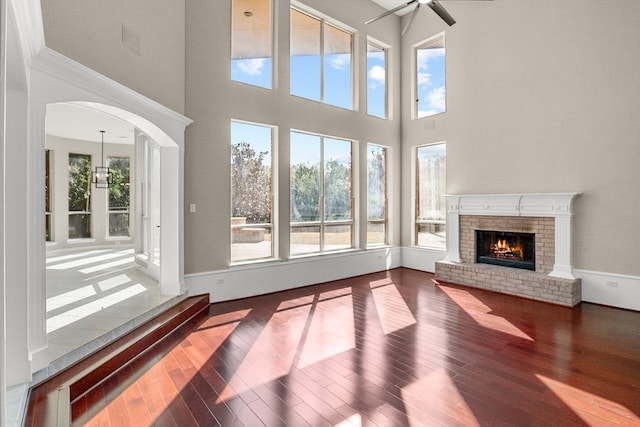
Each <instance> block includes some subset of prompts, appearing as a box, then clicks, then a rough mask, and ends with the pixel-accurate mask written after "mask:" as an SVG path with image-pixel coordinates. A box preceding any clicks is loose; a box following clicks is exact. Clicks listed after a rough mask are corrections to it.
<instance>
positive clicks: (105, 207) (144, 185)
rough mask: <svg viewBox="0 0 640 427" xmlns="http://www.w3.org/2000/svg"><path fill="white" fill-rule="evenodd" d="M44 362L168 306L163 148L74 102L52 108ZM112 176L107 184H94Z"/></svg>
mask: <svg viewBox="0 0 640 427" xmlns="http://www.w3.org/2000/svg"><path fill="white" fill-rule="evenodd" d="M45 128H46V140H45V150H46V154H45V176H46V180H45V182H46V185H45V211H46V213H45V230H46V233H45V236H46V237H45V238H46V246H47V252H46V253H47V256H46V283H47V289H46V291H47V304H46V309H47V338H48V347H49V352H48V357H49V360H50V361H54V360H56V359H58V358H60V357H62V356H64V355H67V354H68V353H69V352H75V351H76V350H77V349H78V348H80V347H83V346H85V345H87V344H88V343H90V342H92V341H94V340H97V339H99V338H101V337H102V336H103V335H104V334H106V333H109V332H110V331H112V330H115V329H120V328H122V327H123V326H125V325H126V324H127V322H131V321H132V320H133V319H135V318H138V317H139V316H141V315H143V314H145V313H146V312H148V311H150V310H153V309H155V308H156V307H157V306H158V305H160V304H164V303H167V301H169V300H170V299H171V297H172V296H173V295H164V294H163V293H162V292H161V289H160V286H159V282H160V280H161V278H162V276H161V268H160V266H161V255H160V254H161V253H162V240H161V236H160V224H161V203H160V200H161V199H160V197H161V192H160V188H161V173H160V168H161V165H160V161H161V149H162V147H160V146H159V145H158V144H157V143H156V142H155V141H153V140H152V139H151V138H149V137H148V136H147V135H146V134H145V133H144V132H142V131H140V130H139V129H137V128H135V127H134V126H133V125H132V124H130V123H129V122H127V121H125V120H122V119H120V118H118V117H115V116H112V115H111V114H107V113H104V112H102V111H99V110H97V109H95V108H94V107H89V106H85V105H82V104H77V103H58V104H49V105H47V116H46V126H45ZM96 167H108V168H109V171H110V177H111V178H110V180H109V183H108V184H106V185H102V183H100V182H98V183H93V182H92V177H93V175H92V171H94V169H95V168H96Z"/></svg>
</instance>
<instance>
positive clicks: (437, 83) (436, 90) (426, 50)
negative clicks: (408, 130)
mask: <svg viewBox="0 0 640 427" xmlns="http://www.w3.org/2000/svg"><path fill="white" fill-rule="evenodd" d="M416 64H417V70H416V77H417V82H416V92H417V97H416V98H417V108H416V116H417V117H418V118H420V117H427V116H432V115H434V114H438V113H442V112H444V111H445V110H446V85H445V47H444V36H443V37H440V38H438V39H437V40H434V41H432V42H429V44H427V45H425V46H422V47H419V48H418V49H416Z"/></svg>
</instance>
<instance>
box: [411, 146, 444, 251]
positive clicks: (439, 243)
mask: <svg viewBox="0 0 640 427" xmlns="http://www.w3.org/2000/svg"><path fill="white" fill-rule="evenodd" d="M417 169H418V182H417V183H416V188H417V191H418V194H417V206H416V210H417V212H416V216H417V217H416V220H417V221H418V222H422V224H417V230H416V232H417V239H416V241H417V242H418V244H419V245H427V246H433V245H434V244H435V245H436V247H441V248H443V249H444V247H445V246H444V237H443V236H444V228H445V227H444V224H445V220H446V215H447V211H446V202H445V200H444V197H442V196H443V195H444V194H445V190H446V146H445V144H435V145H427V146H424V147H418V165H417ZM426 222H428V223H427V224H425V223H426ZM425 233H426V234H433V236H431V237H429V238H426V237H425V236H423V234H425ZM421 242H424V243H421Z"/></svg>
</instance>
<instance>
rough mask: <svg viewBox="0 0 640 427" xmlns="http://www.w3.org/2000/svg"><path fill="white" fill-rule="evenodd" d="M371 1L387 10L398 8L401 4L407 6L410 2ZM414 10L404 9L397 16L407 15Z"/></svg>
mask: <svg viewBox="0 0 640 427" xmlns="http://www.w3.org/2000/svg"><path fill="white" fill-rule="evenodd" d="M371 1H372V2H374V3H376V4H378V5H380V6H382V7H384V8H385V9H387V10H391V9H393V8H394V7H397V6H400V5H401V4H406V3H408V2H409V0H371ZM412 10H413V7H405V8H404V9H401V10H399V11H398V12H396V15H399V16H402V15H406V14H407V13H409V12H411V11H412ZM372 18H373V16H372Z"/></svg>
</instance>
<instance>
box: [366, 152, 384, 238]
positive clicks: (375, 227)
mask: <svg viewBox="0 0 640 427" xmlns="http://www.w3.org/2000/svg"><path fill="white" fill-rule="evenodd" d="M385 244H387V149H386V148H385V147H381V146H379V145H374V144H368V145H367V246H376V245H385Z"/></svg>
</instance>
